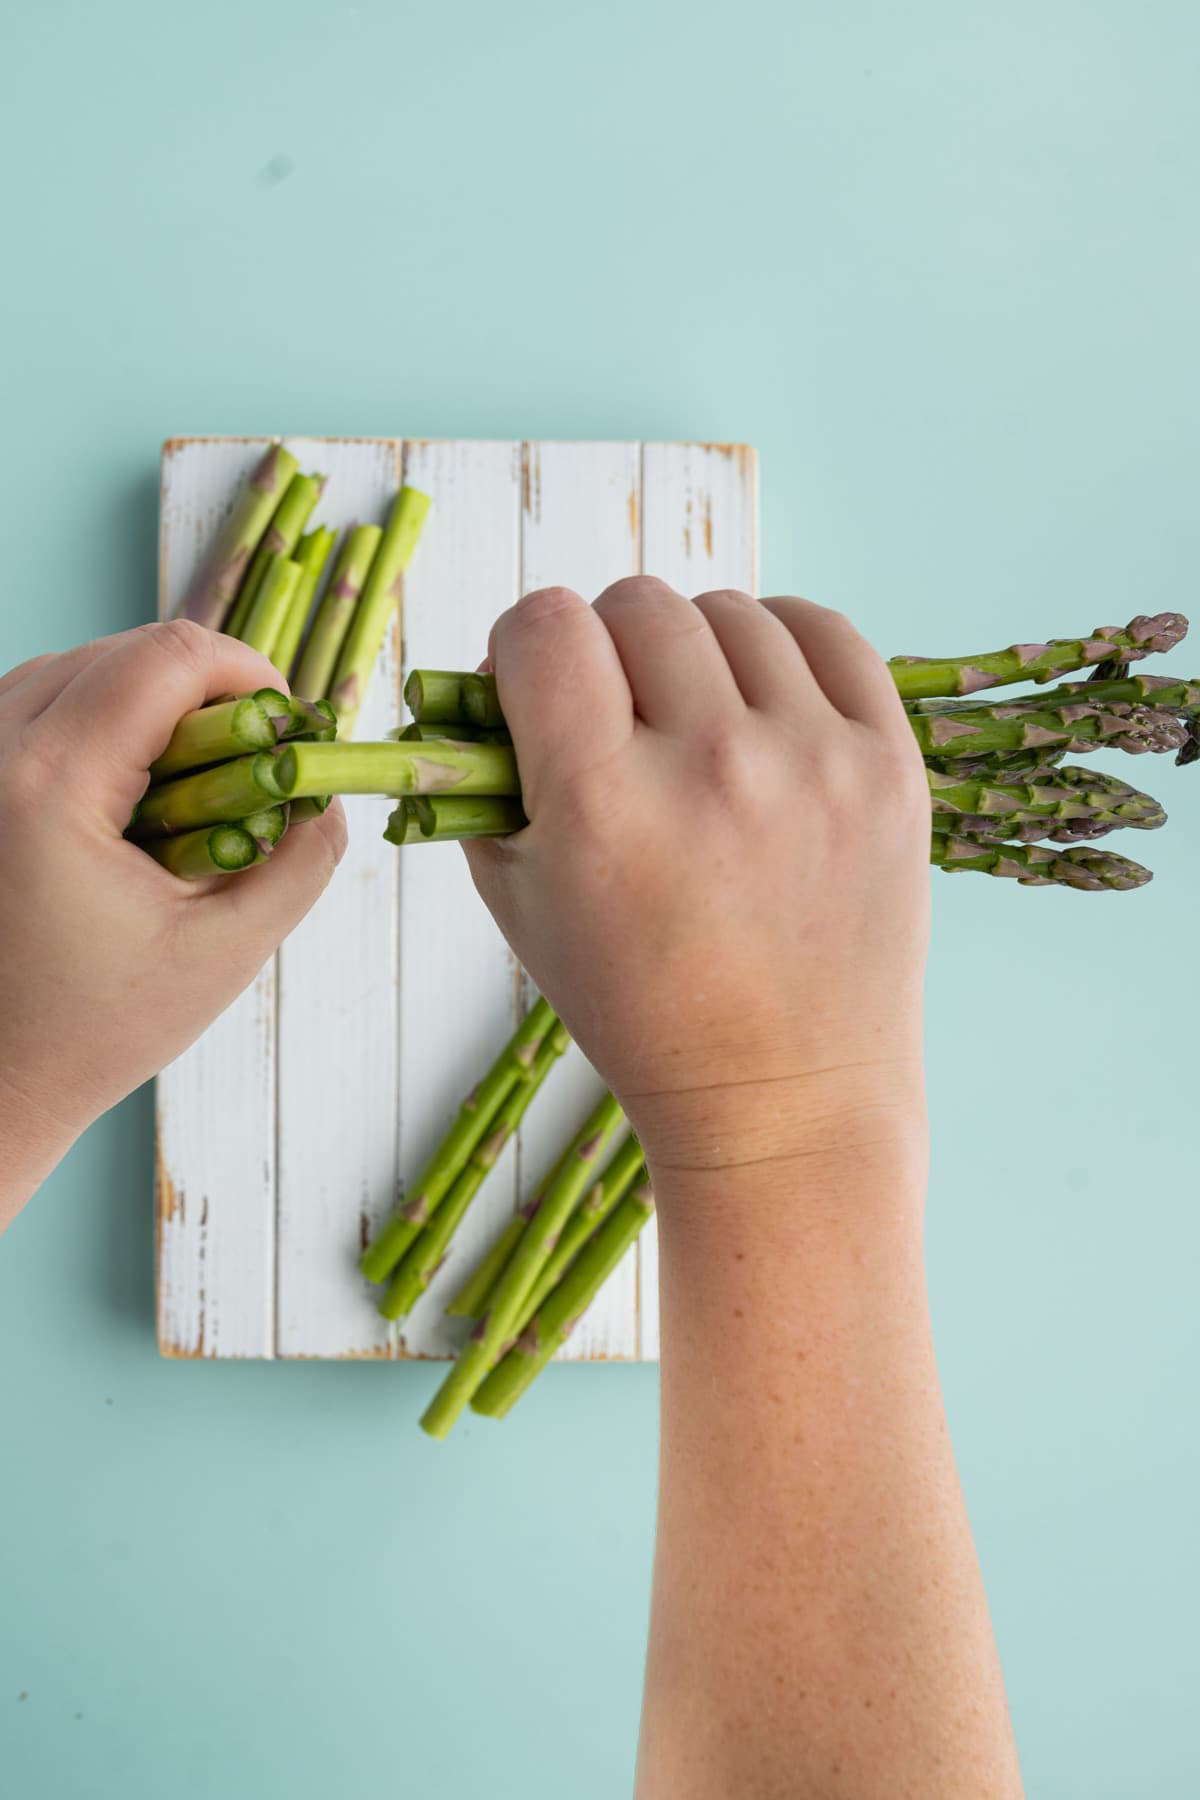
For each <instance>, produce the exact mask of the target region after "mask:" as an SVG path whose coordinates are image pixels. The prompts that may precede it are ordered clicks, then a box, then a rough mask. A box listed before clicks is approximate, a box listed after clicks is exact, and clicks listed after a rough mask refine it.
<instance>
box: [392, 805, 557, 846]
mask: <svg viewBox="0 0 1200 1800" xmlns="http://www.w3.org/2000/svg"><path fill="white" fill-rule="evenodd" d="M528 823H529V821H528V819H527V818H526V817H525V813H524V810H523V808H522V806H521V802H520V801H519V800H504V799H497V798H495V797H493V796H491V795H487V794H480V795H477V796H476V797H474V798H473V799H467V800H459V799H458V798H456V797H454V796H445V795H441V794H424V795H417V796H416V797H415V798H413V799H409V800H402V801H401V802H400V804H399V806H398V807H397V808H396V810H395V812H394V813H392V815H391V817H390V818H389V819H388V822H387V827H386V829H385V831H384V834H383V835H384V837H385V838H386V839H387V841H388V843H389V844H401V845H402V844H429V843H439V844H444V843H451V842H458V841H460V840H461V839H463V838H477V837H506V836H507V835H508V834H509V833H511V832H514V831H520V830H521V828H522V826H524V825H527V824H528Z"/></svg>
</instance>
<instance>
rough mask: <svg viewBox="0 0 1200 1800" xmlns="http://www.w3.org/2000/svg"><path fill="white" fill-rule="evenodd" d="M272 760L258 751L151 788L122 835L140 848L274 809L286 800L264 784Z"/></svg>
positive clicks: (267, 752) (282, 795) (268, 755)
mask: <svg viewBox="0 0 1200 1800" xmlns="http://www.w3.org/2000/svg"><path fill="white" fill-rule="evenodd" d="M322 747H323V746H322ZM271 756H272V753H271V752H270V751H269V750H259V751H258V752H256V754H255V755H253V756H239V757H237V758H235V760H234V761H233V762H223V763H217V764H216V765H215V766H214V767H213V768H211V769H200V770H198V771H197V772H196V773H195V774H193V775H181V776H180V777H179V778H178V779H177V780H175V781H164V782H163V783H162V784H161V785H160V786H158V787H152V788H150V789H149V790H148V792H147V793H145V794H144V795H143V796H142V798H141V800H140V801H139V802H138V804H137V806H136V808H135V809H134V814H133V818H132V819H131V820H130V822H129V825H128V828H127V830H126V834H125V835H126V836H127V837H131V838H133V839H134V840H135V842H137V843H142V842H144V841H145V840H146V839H147V838H156V837H165V836H168V835H175V834H177V833H179V832H183V831H195V830H197V829H198V828H199V827H200V826H202V825H222V824H228V823H229V822H230V821H233V822H236V821H238V820H240V819H243V818H245V816H246V814H247V813H253V812H259V811H261V809H262V808H263V807H264V806H273V805H277V804H278V802H279V801H280V800H286V799H287V798H288V795H286V794H280V793H277V792H275V791H274V790H273V788H272V787H270V786H267V785H266V781H269V780H270V772H271V766H272V764H271ZM264 778H265V779H264Z"/></svg>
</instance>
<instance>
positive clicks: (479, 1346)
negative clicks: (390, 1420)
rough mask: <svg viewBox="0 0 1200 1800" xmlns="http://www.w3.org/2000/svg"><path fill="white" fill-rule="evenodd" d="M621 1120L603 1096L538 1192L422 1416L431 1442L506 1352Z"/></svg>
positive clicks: (447, 1427)
mask: <svg viewBox="0 0 1200 1800" xmlns="http://www.w3.org/2000/svg"><path fill="white" fill-rule="evenodd" d="M623 1117H624V1115H623V1113H622V1112H621V1108H620V1106H619V1105H618V1103H617V1101H616V1100H614V1099H613V1097H612V1095H611V1094H606V1095H605V1096H604V1098H603V1100H601V1102H600V1104H599V1105H598V1106H597V1107H596V1109H595V1111H594V1112H593V1113H592V1115H591V1117H590V1118H589V1119H588V1120H587V1123H586V1124H585V1125H584V1126H583V1127H582V1129H581V1130H580V1131H579V1133H578V1134H577V1136H576V1137H575V1139H574V1140H573V1142H572V1145H571V1147H570V1150H569V1152H568V1155H567V1158H566V1159H565V1161H563V1162H561V1163H560V1164H559V1165H558V1167H559V1173H558V1174H557V1175H556V1176H555V1177H554V1179H553V1180H552V1181H551V1182H550V1184H549V1185H548V1186H547V1187H546V1188H545V1189H543V1190H542V1192H541V1194H540V1195H539V1197H538V1204H537V1208H536V1210H535V1212H534V1214H533V1217H532V1218H531V1219H530V1221H529V1224H528V1225H527V1226H526V1228H525V1230H524V1232H523V1233H522V1235H521V1241H520V1243H519V1244H518V1245H517V1247H516V1249H515V1250H514V1251H513V1253H512V1256H511V1257H510V1258H509V1260H508V1265H507V1267H506V1268H505V1270H504V1272H503V1274H502V1275H501V1277H500V1279H499V1281H498V1282H497V1283H496V1287H495V1291H494V1292H493V1295H492V1299H491V1304H490V1306H489V1309H488V1311H487V1312H486V1313H485V1314H484V1316H483V1317H482V1318H481V1319H480V1321H479V1323H478V1325H477V1326H476V1327H475V1330H474V1331H473V1332H472V1333H471V1336H470V1337H469V1338H468V1340H467V1342H466V1344H465V1345H464V1347H463V1350H462V1353H461V1354H460V1356H459V1358H458V1361H457V1362H456V1363H455V1365H454V1367H453V1368H452V1369H451V1370H450V1372H449V1374H448V1375H447V1376H446V1379H445V1381H443V1383H442V1385H441V1387H440V1388H439V1389H438V1391H437V1393H436V1394H435V1395H434V1397H433V1399H432V1401H431V1402H430V1404H429V1405H428V1406H427V1407H426V1409H425V1412H424V1414H423V1415H422V1418H421V1427H422V1429H423V1430H424V1431H427V1432H428V1433H429V1435H430V1437H435V1438H444V1437H445V1436H446V1435H447V1434H448V1432H449V1431H450V1429H451V1427H452V1426H453V1424H454V1421H455V1420H456V1419H457V1418H458V1416H459V1414H460V1413H461V1412H462V1410H463V1408H464V1407H465V1406H466V1404H467V1402H468V1401H469V1400H470V1398H471V1396H472V1394H474V1393H475V1391H476V1389H477V1388H478V1387H479V1385H480V1383H481V1382H482V1380H483V1379H484V1377H485V1375H486V1374H487V1372H488V1370H489V1369H490V1368H491V1367H492V1365H493V1363H495V1362H496V1361H497V1360H498V1358H499V1357H500V1356H501V1355H502V1354H503V1352H504V1350H505V1349H506V1348H507V1345H508V1342H509V1339H510V1338H511V1337H512V1336H513V1327H514V1326H515V1324H516V1321H517V1319H518V1318H519V1317H520V1314H521V1309H522V1307H523V1306H524V1303H525V1300H526V1297H527V1296H528V1294H529V1292H530V1290H531V1289H532V1287H533V1285H534V1283H535V1281H536V1280H537V1278H538V1276H539V1274H540V1273H541V1271H542V1269H543V1267H544V1266H545V1263H546V1260H547V1258H548V1257H549V1256H550V1255H551V1253H552V1251H553V1250H554V1247H555V1245H556V1243H557V1242H558V1237H559V1233H560V1232H561V1231H562V1229H563V1226H564V1225H565V1224H566V1222H567V1220H568V1219H569V1218H570V1216H571V1213H572V1211H573V1210H574V1208H575V1205H576V1202H577V1201H578V1200H579V1198H580V1196H581V1194H582V1193H583V1191H584V1190H585V1189H586V1187H587V1186H588V1184H589V1182H590V1180H591V1177H592V1171H593V1170H594V1169H595V1167H596V1164H597V1162H598V1160H599V1158H600V1156H601V1154H602V1153H603V1151H604V1148H605V1146H606V1144H607V1143H608V1142H609V1140H610V1138H611V1137H612V1135H613V1133H614V1132H615V1131H616V1130H617V1128H618V1126H619V1125H620V1124H621V1122H622V1119H623Z"/></svg>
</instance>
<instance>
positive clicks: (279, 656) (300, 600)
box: [271, 525, 337, 675]
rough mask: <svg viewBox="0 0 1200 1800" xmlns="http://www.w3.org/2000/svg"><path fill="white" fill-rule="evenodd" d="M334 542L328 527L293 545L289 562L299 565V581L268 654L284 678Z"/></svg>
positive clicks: (307, 535) (333, 532) (304, 537)
mask: <svg viewBox="0 0 1200 1800" xmlns="http://www.w3.org/2000/svg"><path fill="white" fill-rule="evenodd" d="M336 542H337V533H336V531H330V529H329V527H328V525H318V526H317V529H316V530H315V531H309V532H306V533H305V535H304V536H303V537H302V538H301V539H300V542H299V543H298V544H297V545H296V554H295V556H294V557H293V558H292V561H293V562H296V563H298V564H299V565H300V579H299V581H298V582H297V583H296V591H295V593H294V594H293V595H292V603H291V605H290V606H289V607H288V611H287V617H286V618H285V619H284V621H283V624H282V625H281V626H280V628H279V635H278V636H277V637H276V639H275V648H274V649H273V650H272V652H271V660H272V661H273V662H274V664H275V667H276V668H277V669H281V670H282V671H283V673H284V674H285V675H288V674H290V673H291V668H292V664H293V663H294V662H295V660H296V652H297V650H299V648H300V640H301V638H302V637H303V636H304V627H305V626H306V625H307V624H308V614H309V609H310V607H311V606H312V601H313V595H314V594H315V593H316V591H317V583H318V582H319V581H320V579H321V576H322V575H323V574H324V572H325V564H326V563H327V562H328V561H329V553H330V551H331V550H332V549H333V546H334V544H335V543H336Z"/></svg>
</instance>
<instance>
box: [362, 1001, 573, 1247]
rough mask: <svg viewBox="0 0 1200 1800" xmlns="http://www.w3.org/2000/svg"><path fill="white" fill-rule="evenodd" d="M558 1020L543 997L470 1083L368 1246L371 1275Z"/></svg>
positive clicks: (525, 1071) (458, 1165)
mask: <svg viewBox="0 0 1200 1800" xmlns="http://www.w3.org/2000/svg"><path fill="white" fill-rule="evenodd" d="M557 1022H558V1021H557V1020H556V1018H555V1016H554V1012H553V1010H552V1008H551V1007H550V1006H549V1005H548V1004H547V1002H546V1001H545V1000H538V1001H537V1002H536V1003H535V1005H534V1006H533V1007H531V1009H530V1011H529V1012H528V1013H527V1014H526V1016H525V1018H524V1019H523V1020H522V1021H521V1023H520V1025H518V1027H517V1029H516V1031H515V1032H514V1033H513V1035H512V1037H511V1038H510V1039H509V1041H508V1043H507V1044H506V1045H505V1046H504V1049H503V1050H502V1051H501V1052H500V1055H499V1056H498V1057H497V1058H496V1061H495V1062H494V1063H493V1064H492V1066H491V1068H490V1069H489V1070H488V1072H487V1074H486V1075H485V1076H484V1078H483V1080H482V1081H481V1082H480V1083H479V1085H478V1086H477V1087H474V1088H472V1089H471V1092H470V1093H469V1094H468V1095H467V1097H466V1099H465V1100H464V1101H463V1103H462V1105H461V1106H460V1107H459V1109H458V1113H457V1116H456V1117H455V1120H454V1123H453V1124H452V1125H451V1127H450V1129H449V1131H448V1132H447V1133H446V1135H445V1137H444V1138H443V1139H442V1141H441V1143H440V1144H439V1145H438V1147H437V1149H436V1150H435V1151H434V1153H433V1155H432V1156H431V1157H430V1159H429V1161H428V1162H427V1163H426V1165H425V1167H424V1168H423V1169H422V1171H421V1173H420V1175H419V1176H418V1178H417V1180H416V1181H415V1182H414V1184H413V1186H412V1188H411V1189H410V1190H409V1197H408V1198H407V1199H406V1200H405V1202H404V1204H403V1205H402V1206H400V1207H399V1208H398V1209H397V1210H396V1211H395V1212H394V1213H393V1214H392V1216H391V1218H390V1219H389V1220H388V1221H387V1223H386V1225H385V1226H384V1227H383V1230H382V1231H381V1232H380V1234H379V1236H378V1237H377V1238H376V1239H375V1241H374V1243H373V1244H370V1245H368V1247H367V1249H366V1250H365V1251H364V1252H363V1255H362V1260H361V1262H360V1264H359V1267H360V1268H361V1269H362V1272H363V1274H364V1275H365V1276H366V1277H367V1279H368V1280H369V1281H386V1280H387V1278H388V1276H389V1275H390V1274H391V1272H392V1270H393V1269H394V1268H395V1266H396V1264H397V1263H398V1262H399V1261H400V1258H401V1257H402V1256H403V1255H404V1252H405V1251H406V1250H407V1249H408V1246H409V1245H410V1244H411V1243H412V1241H413V1239H414V1238H415V1237H416V1235H417V1233H418V1232H419V1231H420V1230H421V1229H422V1227H423V1226H425V1225H426V1224H428V1222H429V1220H430V1219H431V1218H432V1217H433V1215H434V1213H435V1212H436V1211H437V1209H438V1207H439V1206H440V1205H441V1202H442V1200H443V1199H444V1198H445V1196H446V1194H447V1193H449V1191H450V1189H451V1188H452V1187H453V1185H454V1183H455V1182H456V1181H457V1180H458V1177H459V1176H460V1175H461V1174H462V1172H463V1170H464V1169H465V1168H466V1166H467V1160H468V1158H469V1157H470V1155H471V1152H472V1151H473V1150H474V1149H475V1146H476V1145H477V1144H478V1143H479V1142H480V1140H481V1139H482V1137H483V1136H484V1134H485V1133H486V1131H487V1129H488V1127H489V1125H490V1124H491V1123H492V1120H493V1119H494V1118H495V1116H496V1113H497V1112H498V1110H499V1108H500V1107H501V1106H502V1105H503V1104H504V1102H505V1100H507V1099H508V1096H509V1094H510V1093H511V1092H512V1090H513V1088H515V1087H516V1085H517V1083H518V1082H524V1081H528V1080H529V1079H530V1076H531V1073H532V1070H533V1064H534V1061H535V1059H536V1057H537V1054H538V1051H539V1050H540V1049H541V1047H542V1044H543V1042H544V1041H545V1039H546V1038H547V1037H548V1036H549V1034H550V1032H551V1031H552V1030H553V1029H554V1027H555V1025H556V1024H557Z"/></svg>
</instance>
